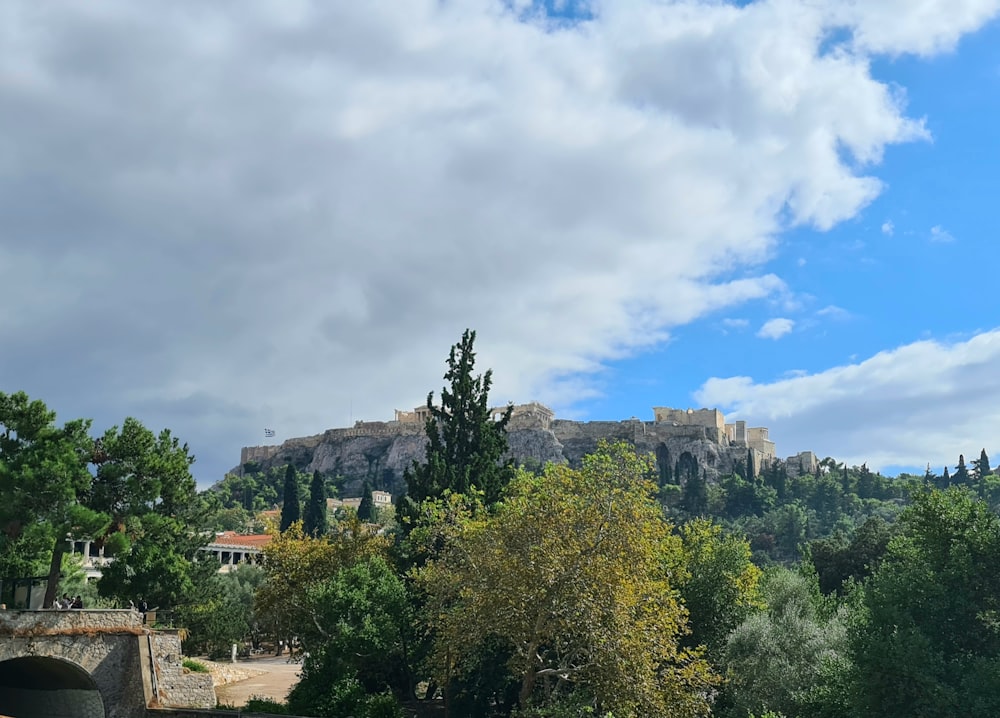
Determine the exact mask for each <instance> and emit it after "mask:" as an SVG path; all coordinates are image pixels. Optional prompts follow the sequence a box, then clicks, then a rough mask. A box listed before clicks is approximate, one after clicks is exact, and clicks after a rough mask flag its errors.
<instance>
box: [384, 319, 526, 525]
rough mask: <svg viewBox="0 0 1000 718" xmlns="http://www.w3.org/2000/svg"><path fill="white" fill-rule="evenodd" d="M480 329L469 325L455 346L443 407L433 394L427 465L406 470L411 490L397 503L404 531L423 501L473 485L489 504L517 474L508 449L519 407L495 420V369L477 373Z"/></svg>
mask: <svg viewBox="0 0 1000 718" xmlns="http://www.w3.org/2000/svg"><path fill="white" fill-rule="evenodd" d="M475 339H476V333H475V332H474V331H471V330H469V329H466V330H465V332H464V333H463V334H462V339H461V341H460V342H459V343H458V344H455V345H453V346H452V348H451V352H450V353H449V355H448V371H447V372H445V375H444V379H445V381H447V382H449V387H450V388H449V387H445V388H442V389H441V405H440V406H435V405H434V392H431V393H430V394H428V395H427V410H428V412H429V414H430V416H429V418H428V419H427V423H426V425H425V427H424V429H425V432H426V434H427V449H426V454H425V460H424V463H423V464H417V463H414V464H413V466H411V467H410V468H408V469H407V470H406V471H405V472H404V473H403V478H404V480H405V481H406V486H407V493H406V495H405V496H404V497H402V498H401V499H400V501H399V502H398V503H397V504H396V512H397V516H398V517H399V519H400V524H401V526H402V527H403V530H404V531H407V532H408V531H410V530H412V528H413V526H414V525H415V523H416V522H417V521H418V520H419V516H420V504H421V503H422V502H423V501H425V500H426V499H435V498H439V497H441V496H442V495H443V494H444V493H445V491H451V492H453V493H463V494H464V493H467V492H468V491H469V490H470V489H472V488H473V487H474V488H476V489H478V490H479V491H481V492H482V493H483V496H484V497H485V501H486V504H487V505H488V506H489V505H493V504H494V503H496V501H497V500H498V499H499V498H500V493H501V492H502V490H503V487H504V486H506V485H507V483H508V482H509V481H510V479H511V477H512V476H513V474H514V468H513V464H512V462H511V461H510V460H508V459H504V455H505V454H506V453H507V433H506V430H507V423H508V422H509V421H510V415H511V411H512V409H513V407H511V406H508V407H507V410H506V411H505V412H504V413H503V414H502V415H500V417H499V418H497V419H494V417H493V412H492V410H491V409H490V405H489V391H490V387H491V386H492V384H493V372H492V371H491V370H487V371H486V373H485V374H482V375H480V376H473V370H474V367H475V358H476V355H475V352H474V351H473V344H474V342H475Z"/></svg>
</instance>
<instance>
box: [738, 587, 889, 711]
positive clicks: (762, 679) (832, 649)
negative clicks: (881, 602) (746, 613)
mask: <svg viewBox="0 0 1000 718" xmlns="http://www.w3.org/2000/svg"><path fill="white" fill-rule="evenodd" d="M761 592H762V595H763V599H764V603H765V604H766V606H767V608H766V610H764V611H761V612H759V613H756V614H754V615H752V616H750V617H749V618H748V619H747V620H746V621H744V622H743V623H742V624H740V626H739V627H737V628H736V630H734V631H733V632H732V633H731V634H730V635H729V638H728V641H727V645H726V648H725V658H724V661H725V664H726V667H727V675H728V676H729V682H728V684H727V693H728V697H729V699H730V700H731V701H732V702H733V703H734V705H735V706H736V707H737V708H738V709H739V712H738V715H746V714H747V713H751V714H758V715H759V714H762V713H765V712H767V711H774V712H775V713H778V714H781V715H784V716H788V717H789V718H814V716H818V715H821V711H819V710H816V706H815V705H814V704H815V703H816V702H817V701H816V697H817V696H823V695H826V694H828V693H829V691H828V690H826V688H827V687H829V686H830V685H831V683H836V682H837V681H838V680H839V678H838V677H839V675H840V674H842V673H843V672H844V671H845V670H846V665H847V658H846V655H847V632H846V625H845V620H844V617H843V616H842V615H841V614H839V613H835V614H834V615H832V616H830V617H824V615H823V614H822V613H821V612H820V611H818V610H817V606H816V595H815V592H814V590H813V587H812V586H811V585H810V582H809V579H807V578H806V577H804V576H802V575H801V574H798V573H796V572H793V571H790V570H788V569H783V568H778V569H773V570H771V571H769V572H768V573H767V574H766V575H765V577H764V580H763V581H762V583H761ZM872 715H878V714H872Z"/></svg>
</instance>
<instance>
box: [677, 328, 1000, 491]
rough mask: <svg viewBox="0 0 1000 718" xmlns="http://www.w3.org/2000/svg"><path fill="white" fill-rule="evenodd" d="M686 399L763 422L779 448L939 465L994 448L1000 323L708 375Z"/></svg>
mask: <svg viewBox="0 0 1000 718" xmlns="http://www.w3.org/2000/svg"><path fill="white" fill-rule="evenodd" d="M696 398H697V400H698V401H699V402H701V404H702V405H704V406H719V407H722V408H724V409H725V410H726V411H727V416H728V415H732V416H734V417H740V418H745V419H747V420H750V421H752V422H753V423H754V424H755V425H763V426H768V427H769V428H770V436H771V439H772V440H773V441H775V442H776V443H777V444H778V451H779V454H780V455H782V456H784V455H789V454H792V453H795V452H798V451H802V450H806V449H809V450H812V451H815V452H816V453H817V454H818V455H819V456H828V455H829V456H834V457H835V458H836V459H838V460H840V461H847V462H848V463H851V464H861V463H863V462H867V463H868V465H869V466H871V467H874V468H879V467H883V466H910V467H922V466H924V465H925V464H926V463H927V462H930V463H931V466H932V467H934V468H935V470H936V471H938V472H940V471H941V469H942V467H943V466H944V465H945V464H948V465H950V466H954V464H955V462H956V461H957V459H958V455H959V454H960V453H964V454H965V456H966V459H969V458H970V456H975V457H978V455H979V450H980V449H982V448H986V450H987V453H997V454H1000V445H998V443H997V442H998V437H997V433H996V427H997V425H998V424H1000V329H995V330H992V331H988V332H983V333H981V334H978V335H976V336H974V337H973V338H971V339H968V340H966V341H962V342H956V343H954V344H943V343H939V342H935V341H919V342H914V343H913V344H908V345H906V346H902V347H899V348H898V349H894V350H892V351H885V352H880V353H878V354H876V355H875V356H873V357H870V358H868V359H865V360H863V361H861V362H858V363H854V364H848V365H845V366H839V367H835V368H833V369H829V370H826V371H822V372H819V373H813V374H809V375H804V376H795V377H790V378H785V379H780V380H778V381H775V382H772V383H756V382H754V380H753V379H751V378H749V377H731V378H728V379H722V378H713V379H710V380H708V381H707V382H705V384H704V385H703V386H702V387H701V389H700V390H699V391H698V392H697V394H696Z"/></svg>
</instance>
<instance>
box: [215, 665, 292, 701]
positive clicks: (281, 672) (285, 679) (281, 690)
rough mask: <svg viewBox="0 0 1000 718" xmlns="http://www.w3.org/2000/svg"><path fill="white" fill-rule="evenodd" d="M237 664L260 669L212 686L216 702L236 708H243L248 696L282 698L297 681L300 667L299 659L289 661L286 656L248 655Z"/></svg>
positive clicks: (242, 666) (277, 699)
mask: <svg viewBox="0 0 1000 718" xmlns="http://www.w3.org/2000/svg"><path fill="white" fill-rule="evenodd" d="M236 665H237V666H238V667H240V668H250V669H254V670H255V671H260V672H261V673H260V675H255V676H251V677H250V678H245V679H244V680H242V681H236V682H234V683H228V684H226V685H222V686H220V685H217V686H216V687H215V695H216V697H217V699H218V701H219V703H222V704H225V705H231V706H233V707H235V708H242V707H243V706H245V705H246V704H247V701H248V700H250V699H251V698H269V699H271V700H273V701H282V702H284V700H285V698H286V697H287V696H288V691H289V690H290V689H291V687H292V686H294V685H295V684H296V683H298V682H299V671H300V670H301V669H302V664H301V663H289V662H288V657H287V656H265V657H263V658H250V659H248V660H243V661H240V662H238V663H237V664H236Z"/></svg>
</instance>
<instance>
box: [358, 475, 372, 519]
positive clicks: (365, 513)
mask: <svg viewBox="0 0 1000 718" xmlns="http://www.w3.org/2000/svg"><path fill="white" fill-rule="evenodd" d="M358 518H359V519H360V520H362V521H364V522H366V523H372V522H374V521H375V501H374V500H373V499H372V485H371V484H369V483H368V482H367V481H366V482H365V483H364V486H363V487H362V489H361V503H360V504H359V505H358Z"/></svg>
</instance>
